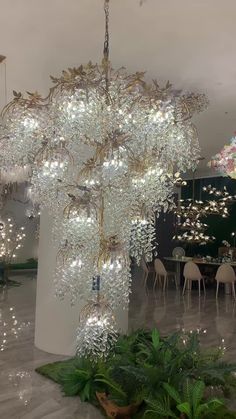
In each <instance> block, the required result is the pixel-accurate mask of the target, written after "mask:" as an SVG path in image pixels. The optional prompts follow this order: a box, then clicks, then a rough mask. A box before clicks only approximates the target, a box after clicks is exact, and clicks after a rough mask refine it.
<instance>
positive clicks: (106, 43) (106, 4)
mask: <svg viewBox="0 0 236 419" xmlns="http://www.w3.org/2000/svg"><path fill="white" fill-rule="evenodd" d="M104 12H105V40H104V49H103V57H104V60H105V61H108V59H109V0H105V1H104Z"/></svg>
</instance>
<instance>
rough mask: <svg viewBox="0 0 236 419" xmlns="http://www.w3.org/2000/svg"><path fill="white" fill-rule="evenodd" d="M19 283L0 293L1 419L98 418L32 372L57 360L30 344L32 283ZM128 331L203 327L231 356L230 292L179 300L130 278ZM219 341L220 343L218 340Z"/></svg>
mask: <svg viewBox="0 0 236 419" xmlns="http://www.w3.org/2000/svg"><path fill="white" fill-rule="evenodd" d="M18 279H20V280H21V282H22V286H21V287H18V288H11V289H9V291H8V293H6V292H5V293H1V294H0V349H1V351H0V418H1V419H13V418H14V419H99V418H101V415H100V414H99V412H97V411H96V410H95V409H94V408H93V407H91V406H90V405H88V404H85V403H80V401H79V398H65V397H63V396H62V395H61V393H60V390H59V388H58V386H57V385H56V384H54V383H52V382H51V381H49V380H47V379H44V378H43V377H41V376H39V375H38V374H36V373H35V372H34V369H35V367H37V366H39V365H42V364H44V363H47V362H51V361H54V360H57V359H59V357H58V356H55V355H50V354H47V353H45V352H42V351H39V350H37V349H36V348H34V345H33V341H34V337H33V336H34V308H35V291H36V281H35V280H32V279H27V278H24V277H21V278H19V277H18ZM129 317H130V322H129V324H130V330H132V329H135V328H137V327H153V326H155V327H158V328H159V329H160V331H161V332H162V333H163V334H165V333H168V332H170V331H173V330H176V329H180V328H181V329H182V328H185V329H186V330H193V329H196V328H201V329H202V331H203V342H204V343H205V344H206V345H225V346H226V347H227V348H228V350H227V355H226V356H227V357H228V358H230V359H233V358H235V355H236V336H235V307H234V304H233V302H232V299H231V296H227V295H224V293H223V292H222V294H221V295H220V298H219V301H218V304H216V300H215V296H214V292H213V290H210V291H208V292H207V296H206V298H204V297H203V296H202V298H201V299H200V300H199V298H198V295H197V292H195V291H192V293H191V294H186V296H185V297H184V298H183V297H182V296H181V294H180V293H178V292H176V291H175V290H174V289H170V290H168V292H167V293H166V295H165V296H164V295H163V294H162V293H161V292H158V291H157V292H156V293H155V294H153V293H152V290H151V287H150V289H149V290H147V292H145V291H144V289H143V287H142V284H141V280H140V278H139V275H136V277H135V278H134V281H133V293H132V296H131V304H130V316H129ZM222 339H223V340H224V342H223V343H222Z"/></svg>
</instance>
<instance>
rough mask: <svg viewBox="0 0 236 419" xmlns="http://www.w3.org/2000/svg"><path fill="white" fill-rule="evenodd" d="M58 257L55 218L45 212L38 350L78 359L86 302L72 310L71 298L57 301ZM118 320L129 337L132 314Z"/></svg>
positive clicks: (120, 312) (118, 316) (122, 314)
mask: <svg viewBox="0 0 236 419" xmlns="http://www.w3.org/2000/svg"><path fill="white" fill-rule="evenodd" d="M56 253H57V251H56V249H55V247H54V246H53V245H52V217H51V216H49V215H48V214H47V213H46V212H45V211H43V212H42V214H41V216H40V237H39V252H38V255H39V257H38V261H39V264H38V278H37V297H36V320H35V346H36V347H37V348H39V349H42V350H43V351H46V352H50V353H53V354H59V355H75V348H76V343H75V341H76V329H77V327H78V322H79V312H80V309H81V308H82V307H83V305H84V304H85V303H86V301H81V302H80V304H78V305H75V306H73V307H71V305H70V301H69V299H68V298H65V300H63V301H60V300H58V299H57V298H56V297H55V293H54V284H53V272H54V268H55V264H56ZM115 316H116V321H117V324H118V328H119V329H120V330H121V331H122V332H123V333H126V332H127V330H128V312H127V311H123V310H118V311H117V312H115Z"/></svg>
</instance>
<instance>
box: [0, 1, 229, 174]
mask: <svg viewBox="0 0 236 419" xmlns="http://www.w3.org/2000/svg"><path fill="white" fill-rule="evenodd" d="M102 7H103V1H102V0H0V54H4V55H6V56H7V86H8V99H10V98H11V91H12V90H13V89H15V90H17V91H22V92H23V91H25V90H28V91H35V90H38V91H39V92H41V93H43V94H46V93H47V90H48V88H49V86H50V80H49V75H50V74H53V75H58V74H59V73H60V72H61V70H62V69H63V68H67V67H69V66H70V67H71V66H78V65H80V64H81V63H86V62H87V61H89V60H92V61H93V62H98V61H99V60H100V58H101V53H102V44H103V25H104V22H103V9H102ZM110 13H111V19H110V20H111V27H110V29H111V60H112V63H113V66H114V67H120V66H125V67H126V68H127V69H128V71H129V72H133V71H136V70H146V71H147V77H149V78H156V79H158V81H160V82H161V83H164V82H165V81H167V80H170V81H171V82H172V83H173V85H174V87H176V88H182V89H184V90H191V91H197V92H204V93H206V94H207V95H208V97H209V100H210V106H209V109H208V110H207V111H205V112H204V113H203V114H201V115H199V116H198V117H197V119H196V123H197V127H198V130H199V137H200V143H201V147H202V155H203V156H205V157H206V160H205V163H202V166H205V165H206V161H207V159H208V158H209V157H210V156H211V155H212V154H214V153H216V152H217V151H219V149H220V148H221V147H222V146H223V144H224V143H226V142H227V141H228V139H229V138H230V137H231V136H232V135H233V133H234V131H235V130H236V120H235V116H236V46H235V39H236V25H235V17H236V1H235V0H224V1H223V0H146V1H145V2H144V4H143V6H142V7H140V6H139V0H111V12H110ZM0 67H1V68H0V70H1V74H0V76H1V78H0V87H1V92H0V93H1V101H0V103H1V105H3V104H4V96H3V91H4V68H3V65H1V66H0ZM204 170H205V169H204V167H202V173H203V171H204Z"/></svg>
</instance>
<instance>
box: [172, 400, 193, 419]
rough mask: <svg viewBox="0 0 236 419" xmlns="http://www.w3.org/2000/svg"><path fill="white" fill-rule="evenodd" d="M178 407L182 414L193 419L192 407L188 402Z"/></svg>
mask: <svg viewBox="0 0 236 419" xmlns="http://www.w3.org/2000/svg"><path fill="white" fill-rule="evenodd" d="M176 407H177V409H178V410H179V411H180V412H181V413H184V414H185V415H186V416H187V417H188V418H190V419H191V418H192V413H191V406H190V404H189V403H188V402H184V403H180V404H178V405H177V406H176Z"/></svg>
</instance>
